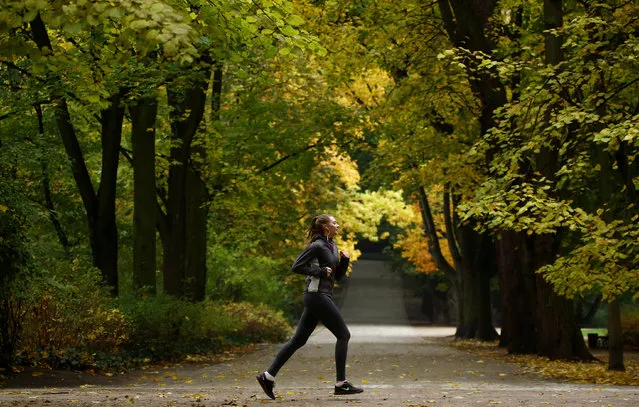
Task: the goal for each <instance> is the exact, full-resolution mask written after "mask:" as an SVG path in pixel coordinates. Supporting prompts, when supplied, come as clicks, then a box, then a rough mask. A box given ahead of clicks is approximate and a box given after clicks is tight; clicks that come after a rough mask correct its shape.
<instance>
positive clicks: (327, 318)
mask: <svg viewBox="0 0 639 407" xmlns="http://www.w3.org/2000/svg"><path fill="white" fill-rule="evenodd" d="M314 297H315V298H314V301H313V302H312V303H311V304H309V305H308V306H307V307H308V309H309V311H310V312H312V313H313V315H315V317H316V318H317V319H318V320H320V321H322V324H324V326H325V327H326V328H327V329H328V330H329V331H331V332H332V333H333V335H335V338H337V343H336V344H335V371H336V375H337V382H341V381H344V380H346V356H347V354H348V341H349V339H350V338H351V333H350V331H349V330H348V327H347V326H346V323H345V322H344V318H342V314H340V312H339V309H338V308H337V305H335V303H334V302H333V299H332V298H331V297H329V296H328V295H325V294H318V295H315V296H314Z"/></svg>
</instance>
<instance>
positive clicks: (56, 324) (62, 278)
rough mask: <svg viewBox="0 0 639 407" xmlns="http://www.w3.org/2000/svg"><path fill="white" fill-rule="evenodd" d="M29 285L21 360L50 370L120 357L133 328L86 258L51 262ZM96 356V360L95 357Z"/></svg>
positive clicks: (21, 343) (23, 322) (21, 344)
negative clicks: (102, 358)
mask: <svg viewBox="0 0 639 407" xmlns="http://www.w3.org/2000/svg"><path fill="white" fill-rule="evenodd" d="M46 270H47V271H46V273H45V272H41V273H39V274H36V275H34V276H33V277H32V278H31V279H30V280H29V282H28V284H29V286H28V290H29V291H28V292H29V297H28V300H27V301H26V303H25V305H24V314H23V318H22V324H23V331H22V335H21V340H20V355H19V356H20V359H21V360H22V361H23V362H24V363H26V362H33V363H39V364H45V365H49V366H65V367H76V368H79V367H88V366H94V365H95V363H97V360H98V359H99V357H101V356H100V355H117V354H118V352H119V351H120V348H121V346H122V345H123V344H124V343H125V342H126V341H127V340H128V337H129V332H130V326H129V324H128V322H127V320H126V318H125V317H124V315H122V313H121V312H120V311H119V309H118V308H117V304H116V303H115V302H114V300H113V299H112V298H111V297H110V295H109V293H108V290H107V289H105V287H104V286H103V285H102V278H101V275H100V273H99V272H98V271H97V270H96V269H93V268H92V267H90V266H87V265H86V260H85V261H81V260H79V259H76V260H75V261H74V262H73V263H72V264H70V263H69V262H68V261H59V262H55V261H49V262H48V263H47V269H46ZM96 355H97V356H96Z"/></svg>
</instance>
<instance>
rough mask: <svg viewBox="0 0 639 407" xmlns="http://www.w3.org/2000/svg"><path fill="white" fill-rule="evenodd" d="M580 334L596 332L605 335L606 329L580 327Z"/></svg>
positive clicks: (585, 334)
mask: <svg viewBox="0 0 639 407" xmlns="http://www.w3.org/2000/svg"><path fill="white" fill-rule="evenodd" d="M581 334H582V335H583V336H584V337H586V336H588V334H597V335H599V336H607V335H608V330H607V329H606V328H582V329H581Z"/></svg>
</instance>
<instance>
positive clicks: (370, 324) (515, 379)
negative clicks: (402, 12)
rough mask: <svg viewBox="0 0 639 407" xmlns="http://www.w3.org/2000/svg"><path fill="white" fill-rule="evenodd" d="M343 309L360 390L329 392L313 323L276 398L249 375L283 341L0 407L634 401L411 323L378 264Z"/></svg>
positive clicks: (329, 358)
mask: <svg viewBox="0 0 639 407" xmlns="http://www.w3.org/2000/svg"><path fill="white" fill-rule="evenodd" d="M342 311H343V314H344V317H345V319H346V321H347V324H348V326H349V329H350V330H351V342H350V346H349V356H348V367H347V376H348V378H349V379H350V380H351V381H352V382H353V383H354V384H356V385H358V386H359V385H361V386H363V387H364V389H365V392H364V393H363V394H361V395H355V396H334V395H333V394H332V392H333V384H334V380H335V366H334V363H333V353H334V343H335V340H334V338H333V337H332V335H331V333H330V332H328V331H327V330H326V329H323V328H318V330H317V331H316V333H315V334H314V335H313V336H312V337H311V338H310V340H309V341H308V343H307V344H306V346H304V347H303V348H302V349H300V350H299V351H298V352H297V353H296V354H295V355H294V356H293V357H292V358H291V360H289V362H288V363H287V364H286V365H285V366H284V368H283V369H282V371H281V372H280V374H279V375H278V377H277V382H276V387H275V393H276V395H277V396H278V398H277V400H270V399H268V398H266V396H265V395H264V394H263V393H262V390H261V389H260V387H259V385H258V384H257V382H256V380H255V375H256V374H258V373H259V372H261V371H263V370H264V369H265V368H266V367H267V366H268V365H269V364H270V362H271V360H272V358H273V357H274V356H275V353H276V352H277V350H278V349H279V347H280V346H281V345H279V344H278V345H259V346H256V347H255V351H254V352H252V353H250V354H247V355H245V356H242V357H240V358H237V359H233V360H229V361H228V362H225V363H220V364H216V365H212V366H203V365H186V366H182V367H179V368H173V369H164V370H156V371H150V370H147V371H136V372H131V373H128V374H126V375H121V376H117V377H113V378H108V379H107V378H93V377H91V376H88V375H78V374H77V373H75V374H73V373H70V372H56V375H57V376H56V377H55V378H54V379H50V381H48V382H46V387H45V386H44V385H43V383H44V381H43V380H39V381H37V382H34V384H33V385H31V386H21V387H15V386H12V383H11V382H10V383H8V385H7V387H6V388H1V389H0V406H5V405H6V406H15V405H18V406H52V405H55V406H57V405H74V406H78V405H81V406H96V405H98V406H99V405H103V406H122V405H139V406H263V405H265V404H272V405H282V406H301V407H306V406H314V407H317V406H342V405H352V404H356V405H362V406H397V407H399V406H407V407H409V406H410V407H417V406H419V407H422V406H429V407H437V406H490V405H497V404H501V405H504V406H596V407H600V406H601V407H606V406H613V407H626V406H627V407H631V406H632V407H636V406H639V388H637V387H631V386H629V387H613V386H597V385H574V384H563V383H558V382H552V381H546V380H542V379H538V378H536V377H533V376H526V375H517V371H516V368H515V367H514V366H512V365H508V364H505V363H501V362H499V361H493V360H482V359H481V357H480V356H478V355H471V354H469V353H465V352H463V351H459V350H456V349H453V348H450V347H448V346H446V345H445V343H444V341H445V340H444V339H442V338H443V337H446V336H450V335H452V334H454V329H453V328H432V327H413V326H410V325H409V323H408V319H407V317H406V313H405V311H404V307H403V303H402V288H401V281H400V279H399V277H397V276H395V275H393V274H392V273H391V272H390V271H389V270H388V268H387V267H386V264H385V263H383V262H380V261H366V260H363V261H359V262H357V263H356V264H355V266H354V270H353V273H352V278H351V281H350V283H349V288H348V290H347V293H346V297H345V299H344V303H343V306H342ZM35 379H37V378H34V380H35ZM62 379H64V380H62ZM51 380H52V381H51ZM65 383H66V384H65Z"/></svg>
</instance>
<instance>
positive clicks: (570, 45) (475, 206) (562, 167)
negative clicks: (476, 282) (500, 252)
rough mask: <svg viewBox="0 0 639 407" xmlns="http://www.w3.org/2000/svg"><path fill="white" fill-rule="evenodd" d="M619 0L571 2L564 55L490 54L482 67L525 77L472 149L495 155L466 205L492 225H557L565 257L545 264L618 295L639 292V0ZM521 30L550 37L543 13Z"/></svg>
mask: <svg viewBox="0 0 639 407" xmlns="http://www.w3.org/2000/svg"><path fill="white" fill-rule="evenodd" d="M609 3H610V4H608V5H604V4H603V3H598V2H583V3H581V4H580V5H565V7H566V13H567V15H566V16H564V24H563V27H562V30H561V35H562V39H563V47H562V51H563V60H562V61H560V62H559V63H558V64H556V65H549V64H548V63H547V62H546V61H545V59H544V50H543V49H540V48H534V47H531V48H525V49H524V50H523V52H522V53H521V54H517V56H518V58H512V59H510V58H505V59H502V60H498V58H496V57H493V56H487V55H484V56H482V58H483V59H484V62H482V64H481V66H482V67H483V68H482V69H496V70H497V71H499V72H502V73H504V75H505V76H508V77H512V78H515V77H516V78H518V79H519V84H518V85H517V86H518V87H517V88H515V89H513V94H512V95H511V96H512V98H511V101H510V103H509V104H507V105H506V106H505V107H504V108H503V109H501V110H500V111H499V112H498V114H497V119H498V125H497V126H496V127H494V128H493V129H491V132H490V134H489V135H488V136H487V137H485V138H483V139H482V140H480V141H479V142H478V143H476V144H475V147H474V149H473V150H471V155H470V156H469V159H470V160H471V161H472V160H474V161H475V162H476V163H481V162H484V161H485V158H486V157H487V156H490V157H491V163H490V169H489V172H488V173H487V174H486V176H485V178H484V180H483V182H482V184H481V186H480V187H479V188H476V189H475V191H474V194H473V196H472V199H470V200H468V201H466V204H465V205H462V206H461V210H462V211H463V212H464V213H463V218H464V219H470V218H475V219H479V220H480V225H481V227H482V228H484V230H490V231H494V232H497V233H498V232H499V231H502V230H512V231H526V233H528V234H529V235H530V234H538V235H541V234H547V233H553V234H557V235H558V236H560V237H561V238H562V243H563V244H562V247H561V256H560V257H559V258H558V259H557V260H556V262H555V263H554V264H551V265H548V266H546V267H544V268H542V269H541V270H539V272H540V273H542V274H543V275H544V278H546V279H547V280H548V281H550V282H551V283H552V284H553V285H554V287H555V289H556V290H557V292H559V293H560V294H562V295H566V296H568V297H573V296H575V295H579V294H581V293H584V292H593V291H595V292H596V291H600V292H601V293H602V294H603V296H604V298H605V299H607V300H609V299H613V298H615V297H618V296H620V295H621V294H623V293H626V292H628V293H631V294H636V293H638V292H639V286H638V285H637V281H638V280H637V279H638V277H639V274H638V273H639V256H638V252H637V250H636V246H637V245H636V242H637V237H638V235H637V228H636V221H637V219H638V218H639V212H638V209H639V208H638V207H637V200H636V186H635V181H634V180H635V179H636V178H637V176H638V175H639V174H638V173H637V161H636V157H637V154H636V153H637V149H638V147H639V145H638V144H637V141H636V135H637V133H636V123H637V120H639V119H638V118H639V116H638V112H637V104H636V95H637V93H638V92H639V87H638V86H639V82H638V79H639V77H637V72H639V65H638V64H637V59H636V50H637V49H638V48H637V39H636V35H635V34H636V29H637V15H639V8H638V7H637V5H636V4H632V3H627V2H617V1H613V2H609ZM528 24H530V25H528ZM520 28H521V29H524V31H522V34H525V35H524V36H523V37H521V36H519V37H518V38H519V39H520V40H521V42H523V43H526V44H532V42H531V41H532V40H533V39H534V38H537V39H540V38H541V36H542V35H543V32H541V28H540V27H539V25H538V24H536V23H534V21H532V20H529V21H525V22H524V23H523V26H521V27H520ZM502 45H504V47H505V48H504V49H502V50H501V52H505V51H506V49H507V48H506V44H505V43H504V44H502ZM510 55H513V54H512V53H511V54H510ZM515 92H516V93H515Z"/></svg>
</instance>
